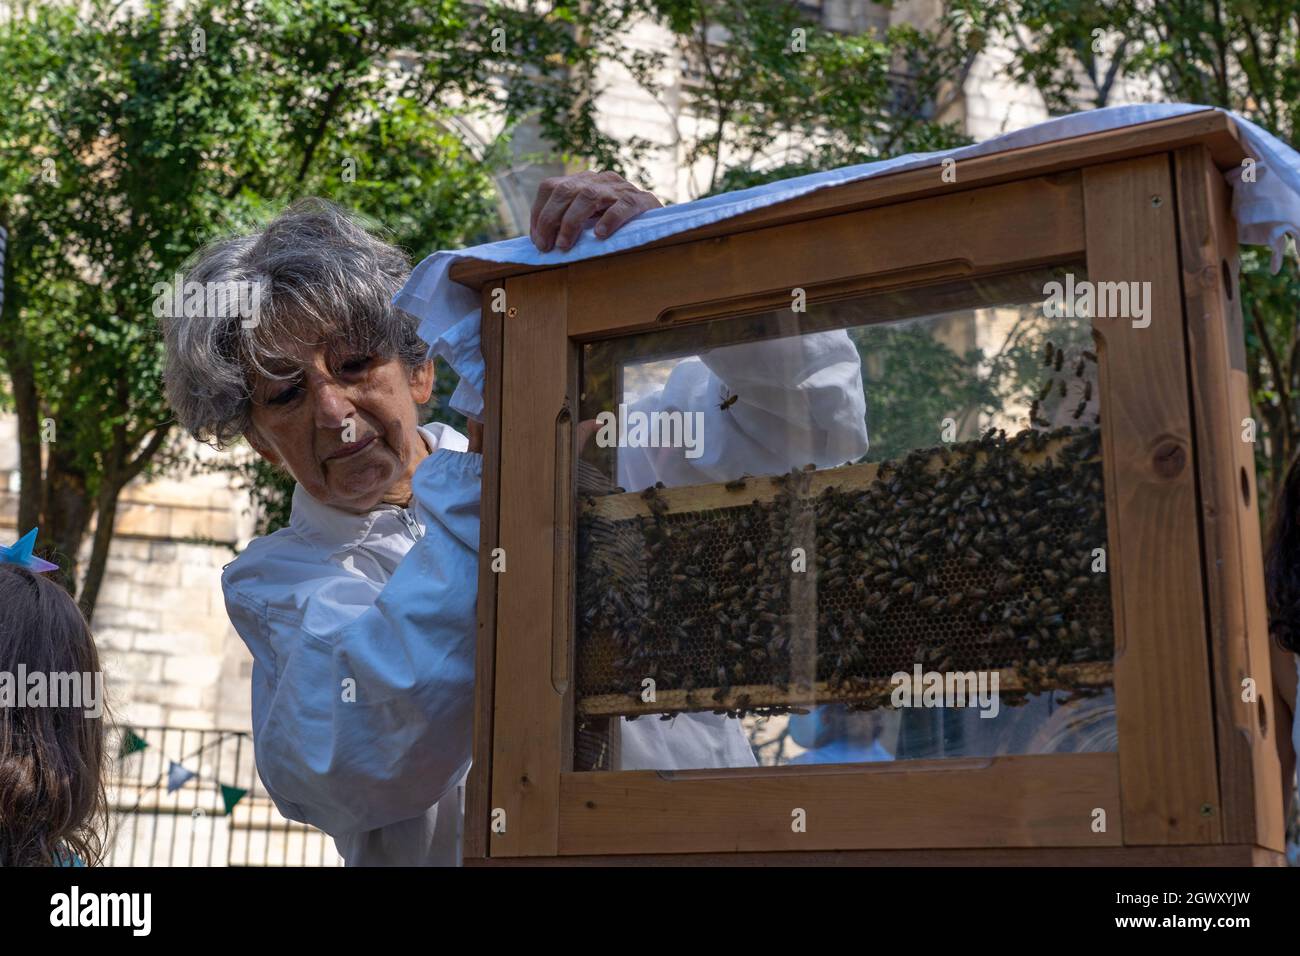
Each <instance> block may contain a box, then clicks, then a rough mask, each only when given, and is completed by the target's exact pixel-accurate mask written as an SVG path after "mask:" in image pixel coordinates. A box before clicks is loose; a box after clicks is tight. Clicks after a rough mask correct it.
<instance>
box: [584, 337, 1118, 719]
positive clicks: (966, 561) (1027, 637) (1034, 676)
mask: <svg viewBox="0 0 1300 956" xmlns="http://www.w3.org/2000/svg"><path fill="white" fill-rule="evenodd" d="M1083 361H1084V359H1080V363H1082V362H1083ZM1062 362H1063V357H1062V353H1061V352H1060V350H1055V352H1054V354H1052V355H1051V356H1050V358H1049V364H1050V366H1051V367H1052V368H1054V369H1056V368H1058V367H1059V366H1061V365H1062ZM1050 384H1051V383H1049V385H1050ZM1099 456H1100V431H1099V429H1098V428H1097V427H1096V426H1095V425H1094V426H1083V425H1071V426H1067V427H1062V428H1057V429H1054V430H1050V431H1048V430H1041V429H1032V430H1025V431H1022V432H1020V433H1019V434H1016V435H1014V436H1010V437H1009V436H1007V435H1006V433H1005V432H1004V431H1000V430H995V429H990V430H988V431H987V432H985V433H984V434H983V435H982V436H981V437H979V438H978V439H975V440H973V441H968V442H964V443H957V444H948V445H939V446H936V447H934V448H929V449H920V450H916V451H913V452H911V453H910V454H908V455H907V456H906V457H904V458H902V459H900V460H897V461H892V462H886V463H884V464H882V465H880V467H879V468H878V470H877V471H876V474H875V476H874V479H873V480H871V482H870V483H869V484H868V485H867V486H866V487H856V488H841V487H839V486H837V485H831V486H829V487H826V488H824V490H822V491H821V492H820V493H819V494H812V493H811V492H810V491H809V487H810V484H811V479H812V475H813V472H812V466H808V467H807V468H804V469H794V470H792V471H791V472H790V473H788V474H785V475H777V476H775V477H772V478H761V479H758V478H752V477H748V476H747V477H746V479H745V480H744V481H743V482H733V483H729V484H728V485H727V487H728V489H730V490H732V491H736V492H741V491H744V490H746V489H753V488H755V487H757V486H759V485H760V484H762V483H766V482H770V483H771V487H770V488H768V489H767V491H768V492H769V493H768V494H766V495H765V496H764V498H754V499H753V500H752V501H750V502H749V503H748V504H741V505H737V506H734V507H727V508H717V509H711V510H704V511H689V512H686V511H673V510H672V509H671V508H670V507H669V506H668V503H667V502H666V501H665V500H664V497H663V495H662V493H661V492H662V486H656V487H653V488H648V489H646V490H645V491H644V492H641V496H642V498H643V499H644V500H645V504H646V509H645V510H646V511H648V514H645V515H642V516H639V517H633V518H623V519H618V520H615V519H611V518H608V517H604V516H602V515H601V514H600V513H599V511H598V510H597V509H586V510H584V512H583V514H582V516H581V517H580V519H579V526H578V577H577V581H578V593H577V610H578V628H577V630H578V653H577V658H578V660H577V692H578V696H579V698H580V699H581V698H590V697H598V696H608V695H626V696H625V698H624V699H626V700H627V702H628V705H627V707H626V709H625V710H622V711H621V712H622V713H626V714H629V715H632V714H635V713H637V712H645V711H646V710H647V706H648V705H647V704H645V703H644V702H643V701H642V697H641V694H642V692H643V688H644V686H645V685H644V683H643V682H644V681H645V680H646V679H647V678H649V679H651V680H652V681H653V682H654V686H655V688H656V693H657V695H658V698H659V699H662V698H663V695H664V694H665V692H668V691H676V692H678V693H677V694H675V695H671V696H672V701H673V703H672V706H671V708H670V707H666V706H664V705H662V704H661V705H659V706H658V710H657V711H656V713H661V715H662V718H663V719H671V717H672V716H673V714H674V713H675V712H677V711H700V710H711V711H714V712H715V713H725V714H728V715H731V716H739V715H741V714H760V715H762V714H779V713H788V712H805V707H806V705H807V704H808V703H830V702H843V703H847V704H849V705H850V706H852V707H854V708H857V709H870V708H874V707H879V706H882V705H886V704H888V702H889V686H888V678H889V676H890V675H891V674H893V673H895V672H898V671H908V672H910V671H911V670H912V667H913V665H914V663H920V664H922V665H923V666H924V667H925V669H927V670H937V671H946V670H960V671H967V670H987V669H997V668H1011V669H1013V670H1014V671H1015V673H1016V674H1017V676H1018V677H1019V684H1020V688H1019V690H1017V691H1011V692H1009V691H1007V690H1003V692H1002V700H1003V703H1004V704H1012V705H1014V704H1015V703H1017V702H1018V701H1020V700H1023V699H1025V698H1026V695H1027V694H1030V693H1037V692H1041V691H1045V690H1049V689H1058V690H1068V691H1071V692H1072V693H1073V694H1075V695H1077V696H1086V695H1088V694H1090V693H1093V692H1095V691H1094V690H1093V689H1091V688H1089V687H1083V686H1078V685H1077V684H1073V683H1071V680H1070V678H1069V677H1068V674H1066V673H1063V672H1062V667H1064V666H1066V665H1072V664H1085V663H1090V662H1102V661H1109V660H1110V659H1111V658H1112V657H1113V654H1114V647H1113V642H1114V637H1113V631H1112V623H1111V610H1110V592H1109V583H1108V580H1107V577H1106V575H1105V574H1100V573H1094V572H1093V570H1092V568H1093V566H1094V560H1095V554H1096V552H1095V549H1098V548H1104V547H1105V546H1106V524H1105V516H1104V510H1103V490H1102V475H1101V462H1100V457H1099ZM737 497H738V498H739V497H743V496H742V495H741V494H737ZM796 549H797V550H796ZM799 553H802V555H803V558H804V560H805V561H806V567H805V568H803V569H799V562H798V560H797V558H795V557H792V556H797V555H798V554H799ZM801 575H803V576H804V577H800V576H801ZM810 585H811V586H812V587H813V588H814V592H813V593H814V594H815V598H814V600H813V604H814V605H815V621H811V622H809V621H808V620H807V616H808V615H807V605H806V604H805V605H800V600H801V599H800V594H807V593H808V592H807V591H806V589H807V588H808V587H809V586H810ZM801 588H802V589H805V590H803V591H801V590H800V589H801ZM800 606H803V607H804V608H805V612H804V613H803V614H800V613H798V611H799V607H800ZM809 638H811V641H809ZM808 647H811V649H812V653H813V658H812V659H811V660H808V659H806V658H802V657H801V656H800V655H802V654H804V653H805V650H806V649H807V648H808ZM800 661H802V665H801V666H797V665H798V664H799V662H800ZM809 676H811V678H812V684H811V685H810V684H809V683H808V680H807V678H808V677H809ZM664 711H667V712H664Z"/></svg>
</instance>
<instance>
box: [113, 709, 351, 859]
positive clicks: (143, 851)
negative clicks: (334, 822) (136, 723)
mask: <svg viewBox="0 0 1300 956" xmlns="http://www.w3.org/2000/svg"><path fill="white" fill-rule="evenodd" d="M114 747H115V749H114V751H113V752H114V753H115V754H117V755H118V756H117V759H116V761H115V765H114V773H113V775H112V777H111V779H110V781H109V791H108V795H109V807H110V810H111V814H110V821H111V830H110V833H109V838H108V840H107V842H106V846H107V847H108V850H107V856H106V859H105V863H106V864H107V865H109V866H341V865H342V860H340V859H339V856H338V852H337V851H336V850H335V848H334V841H333V840H332V839H331V838H330V837H329V836H328V835H326V834H325V833H322V832H321V831H320V830H317V829H315V828H314V827H309V826H306V825H305V824H302V823H297V822H294V821H291V820H286V819H285V818H284V817H282V816H280V813H279V811H277V810H276V808H275V805H274V804H273V803H272V802H271V798H270V797H269V796H268V795H267V793H266V789H265V788H264V787H263V786H262V781H261V779H260V778H259V777H258V775H257V768H256V766H255V765H254V762H253V740H252V736H251V735H250V734H248V733H247V732H245V731H240V730H188V729H184V728H179V727H129V728H127V727H124V728H121V729H120V731H119V736H118V739H117V740H116V741H115V742H114Z"/></svg>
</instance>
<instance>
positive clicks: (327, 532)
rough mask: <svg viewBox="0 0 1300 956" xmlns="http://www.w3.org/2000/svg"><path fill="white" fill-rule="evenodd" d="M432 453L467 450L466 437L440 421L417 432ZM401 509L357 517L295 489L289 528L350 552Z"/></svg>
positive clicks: (323, 544)
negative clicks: (386, 517) (440, 450)
mask: <svg viewBox="0 0 1300 956" xmlns="http://www.w3.org/2000/svg"><path fill="white" fill-rule="evenodd" d="M417 430H418V431H419V432H420V437H422V438H423V439H424V443H425V444H426V445H427V446H428V447H429V453H430V454H433V453H434V452H435V451H437V450H438V449H439V448H442V447H445V448H451V449H453V450H464V449H465V448H467V447H468V444H467V442H466V440H465V438H464V437H463V436H462V435H460V434H459V433H458V432H456V431H455V430H454V429H452V428H449V427H447V426H446V425H444V424H442V423H441V422H430V423H429V424H428V425H427V426H420V427H419V428H418V429H417ZM401 510H402V509H401V508H400V507H398V506H397V505H389V504H381V505H379V506H378V507H377V508H375V509H374V510H372V511H367V512H366V513H365V514H354V513H353V512H351V511H344V510H343V509H342V508H335V507H334V506H333V505H327V504H323V503H322V502H320V501H317V500H316V499H315V498H313V497H312V496H311V495H309V494H308V493H307V492H306V491H305V490H304V489H303V487H302V485H294V487H293V503H292V506H291V508H290V511H289V528H290V529H291V530H292V531H293V532H294V533H295V534H297V535H298V536H299V537H301V538H302V539H303V540H305V541H308V542H310V543H311V544H313V545H315V546H316V547H318V548H321V549H322V550H324V551H326V552H327V553H329V554H338V553H339V552H340V551H349V550H351V549H352V548H355V547H357V546H358V545H360V544H361V543H362V542H363V541H365V540H366V539H367V538H368V537H369V536H370V534H371V531H372V529H373V528H374V526H375V522H377V521H378V520H379V519H380V518H382V517H384V516H386V515H396V514H397V513H398V512H400V511H401Z"/></svg>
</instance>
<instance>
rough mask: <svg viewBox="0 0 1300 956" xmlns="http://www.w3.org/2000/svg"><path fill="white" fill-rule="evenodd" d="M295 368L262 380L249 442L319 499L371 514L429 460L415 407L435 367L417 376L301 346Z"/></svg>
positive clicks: (394, 365) (393, 362)
mask: <svg viewBox="0 0 1300 956" xmlns="http://www.w3.org/2000/svg"><path fill="white" fill-rule="evenodd" d="M293 358H294V363H293V364H292V365H290V366H289V367H286V368H277V369H274V370H273V371H275V372H277V373H286V374H289V375H290V376H291V377H289V378H287V379H267V378H262V377H260V376H259V378H258V380H257V381H256V382H255V383H254V387H253V413H252V420H253V427H252V429H251V430H250V432H249V434H248V436H247V437H248V440H249V444H251V445H252V446H253V448H254V449H255V450H256V451H257V452H258V454H260V455H261V456H262V457H263V458H265V459H266V460H267V461H269V462H271V463H272V464H274V465H279V466H281V467H283V468H285V469H287V470H288V471H289V473H290V474H291V475H293V477H294V479H295V480H296V481H297V482H298V484H300V485H302V486H303V488H304V489H305V490H306V491H307V492H308V493H309V494H310V495H311V496H312V497H313V498H315V499H316V500H317V501H320V502H323V503H324V504H327V505H333V506H334V507H336V508H342V509H344V510H347V511H353V512H357V513H361V512H365V511H369V510H371V509H373V508H374V507H376V506H377V505H378V504H379V503H380V502H382V501H383V500H384V497H385V495H387V494H389V493H390V491H391V490H392V489H393V488H394V487H395V486H397V485H400V484H402V483H403V482H409V480H410V477H411V474H412V473H413V472H414V470H415V466H416V465H417V464H419V462H420V460H421V459H422V458H423V457H424V456H425V454H427V448H426V446H425V445H424V441H423V439H422V438H421V437H420V434H419V432H418V431H417V430H416V428H417V425H418V419H417V411H416V406H417V405H420V404H423V403H424V402H427V401H428V400H429V396H430V394H432V391H433V377H434V376H433V363H432V362H425V363H424V364H423V365H421V366H420V367H419V368H417V369H416V370H415V371H414V372H412V371H410V370H408V369H407V368H406V366H405V365H403V364H402V362H401V361H400V360H399V359H396V358H391V359H384V358H379V357H375V356H368V355H353V354H349V353H346V352H331V351H329V350H327V349H326V348H324V347H312V346H307V345H303V346H302V347H301V348H300V349H299V351H298V353H297V354H295V355H294V357H293Z"/></svg>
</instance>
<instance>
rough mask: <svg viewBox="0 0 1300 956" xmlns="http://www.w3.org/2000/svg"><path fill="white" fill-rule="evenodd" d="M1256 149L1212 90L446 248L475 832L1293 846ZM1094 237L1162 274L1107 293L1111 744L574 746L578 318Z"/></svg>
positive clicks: (681, 305)
mask: <svg viewBox="0 0 1300 956" xmlns="http://www.w3.org/2000/svg"><path fill="white" fill-rule="evenodd" d="M1246 155H1247V154H1246V152H1245V150H1244V149H1243V147H1242V144H1241V142H1240V141H1239V139H1238V137H1237V135H1236V130H1235V128H1234V126H1233V124H1232V123H1231V121H1230V120H1229V119H1228V118H1227V117H1226V116H1225V115H1224V114H1221V113H1218V112H1215V111H1205V112H1198V113H1192V114H1186V115H1183V116H1179V117H1176V118H1173V119H1168V120H1162V121H1159V122H1154V123H1147V124H1143V125H1140V126H1134V127H1128V128H1124V129H1120V130H1114V131H1110V132H1106V133H1101V134H1095V135H1090V136H1084V137H1079V138H1076V139H1073V140H1068V141H1062V142H1056V143H1050V144H1044V145H1040V146H1033V147H1027V148H1024V149H1020V150H1014V151H1010V152H1006V153H999V154H995V155H991V156H985V157H981V158H978V159H973V160H967V161H963V162H962V163H960V164H959V166H960V169H959V171H958V182H956V183H944V182H942V181H941V178H940V177H939V175H938V173H937V171H936V170H931V169H923V170H914V171H911V172H905V173H898V174H894V175H889V176H884V177H879V178H876V179H871V180H866V181H864V182H859V183H853V184H849V185H845V186H841V187H837V188H833V189H826V190H822V191H819V192H817V193H813V194H811V195H809V196H804V197H801V198H800V199H796V200H793V201H791V202H788V203H784V204H781V205H779V206H775V207H770V208H767V209H762V210H756V211H754V212H751V213H748V214H746V215H744V216H741V217H737V218H735V219H732V220H728V221H726V222H721V223H717V224H714V225H711V226H708V227H705V228H703V229H700V230H696V231H694V232H692V233H688V234H683V235H678V236H674V237H671V238H669V239H666V240H662V241H660V242H658V243H655V244H653V245H651V246H648V247H644V248H641V249H637V250H633V251H631V252H627V253H623V254H620V255H616V256H610V257H604V258H601V259H597V260H587V261H583V262H576V263H573V264H570V265H566V266H561V267H555V268H548V269H539V268H537V267H519V266H509V265H501V264H495V263H484V262H476V261H473V260H463V261H462V262H460V263H458V264H457V265H456V266H454V267H453V269H452V277H453V278H454V279H456V280H458V281H461V282H464V283H466V284H468V285H471V286H473V287H476V288H478V289H480V290H481V292H482V295H483V303H484V307H483V331H484V351H485V357H486V359H487V363H488V378H487V395H486V401H487V428H486V435H485V458H486V463H487V464H486V470H485V479H484V495H483V524H482V555H481V558H482V566H481V574H480V594H479V618H480V620H479V651H478V658H477V681H476V683H477V707H476V719H475V753H474V765H473V769H472V771H471V774H470V779H469V790H468V796H467V820H466V831H465V838H464V839H465V843H464V856H465V860H466V862H467V863H469V864H475V863H486V862H504V863H515V864H520V863H555V862H560V863H580V862H584V861H590V862H595V863H608V862H625V863H633V862H639V863H655V862H665V861H673V860H679V861H680V860H690V861H691V862H695V863H710V862H718V863H736V862H744V861H752V862H773V861H785V862H791V863H825V862H836V861H839V862H855V863H900V864H907V863H916V862H924V863H971V862H985V863H1031V864H1032V863H1047V862H1050V863H1058V864H1067V865H1081V864H1090V863H1132V864H1142V863H1160V864H1180V863H1183V864H1196V865H1204V864H1246V863H1267V864H1279V863H1280V862H1282V859H1283V858H1282V853H1281V851H1282V848H1283V839H1284V838H1283V820H1282V807H1281V801H1280V800H1279V796H1280V794H1281V792H1282V791H1281V780H1280V768H1279V762H1278V758H1277V754H1276V751H1275V749H1274V735H1275V733H1277V732H1278V729H1277V728H1275V727H1273V726H1272V725H1271V720H1270V718H1271V713H1270V712H1269V708H1268V706H1267V700H1268V695H1267V691H1266V690H1265V691H1263V692H1262V693H1261V699H1260V701H1259V702H1257V703H1251V702H1246V701H1243V700H1242V699H1241V697H1242V695H1241V694H1240V687H1241V682H1242V680H1243V678H1245V677H1252V678H1254V680H1255V681H1256V684H1257V686H1259V687H1260V688H1265V689H1266V688H1268V687H1270V686H1271V681H1270V672H1269V648H1268V636H1267V633H1266V624H1265V612H1264V594H1263V576H1262V562H1261V555H1260V547H1259V525H1258V516H1257V513H1256V506H1255V493H1256V490H1255V477H1254V469H1253V461H1252V455H1251V449H1250V446H1248V445H1245V444H1244V443H1242V442H1241V441H1240V440H1238V436H1237V430H1238V428H1239V422H1240V420H1241V419H1242V418H1243V417H1246V416H1248V415H1249V402H1248V396H1247V389H1246V372H1245V356H1244V349H1243V345H1242V325H1241V312H1240V302H1239V297H1238V295H1237V290H1236V270H1237V250H1236V238H1235V230H1234V227H1233V222H1232V218H1231V214H1230V204H1229V197H1228V193H1227V189H1226V186H1225V185H1224V182H1223V179H1222V175H1221V172H1220V171H1221V170H1224V169H1228V168H1231V167H1234V166H1238V165H1239V164H1240V163H1241V162H1242V160H1243V159H1244V158H1245V157H1246ZM872 236H884V237H888V241H868V240H864V239H863V238H862V237H872ZM1079 257H1086V262H1087V271H1088V276H1089V278H1090V279H1091V280H1093V281H1129V280H1136V279H1141V280H1145V281H1150V282H1151V283H1152V290H1153V299H1154V301H1153V316H1154V319H1153V321H1152V323H1151V325H1150V326H1149V327H1148V328H1144V329H1135V328H1133V327H1132V325H1131V324H1130V323H1129V322H1128V321H1127V320H1118V319H1097V320H1095V322H1094V336H1095V338H1096V340H1097V352H1098V355H1099V364H1100V382H1099V385H1100V392H1101V396H1100V397H1101V407H1102V423H1103V424H1102V432H1103V435H1102V439H1103V463H1104V474H1105V486H1106V513H1107V517H1106V520H1107V526H1108V539H1109V542H1110V544H1109V548H1110V553H1109V562H1110V586H1111V597H1112V604H1113V608H1114V615H1115V633H1116V658H1115V663H1114V687H1115V697H1116V706H1117V713H1118V717H1117V720H1118V733H1119V748H1118V752H1115V753H1079V754H1055V755H1043V756H1008V757H995V758H980V759H962V760H946V761H928V760H917V761H903V762H899V763H897V764H889V765H842V766H823V767H801V768H792V767H783V768H754V769H741V770H709V771H678V772H650V771H633V772H587V773H583V772H574V771H573V770H572V765H573V764H572V761H573V752H572V750H573V737H574V734H573V722H574V711H575V706H574V686H573V683H574V682H573V633H574V627H573V594H574V591H573V573H574V571H573V533H574V526H575V520H576V514H575V511H576V503H575V494H574V474H573V462H574V458H575V456H574V447H575V446H574V442H575V428H574V424H575V421H574V420H575V416H576V409H577V396H578V382H577V375H578V349H579V347H580V345H581V343H583V342H584V341H591V340H593V339H597V338H601V337H607V336H616V335H622V334H629V333H633V332H637V331H642V330H648V329H653V328H661V327H663V325H664V323H670V324H686V323H693V322H702V321H707V320H708V319H710V318H713V317H716V316H721V315H730V314H736V313H738V312H742V311H745V310H754V309H758V308H763V307H769V308H770V307H772V306H773V305H775V304H777V303H782V302H784V303H788V290H789V289H790V288H792V287H795V286H801V287H803V288H805V289H807V290H808V295H809V299H810V301H812V300H816V299H817V298H819V297H831V296H837V295H844V294H849V293H852V292H857V291H864V290H870V289H875V288H888V287H894V286H898V285H905V284H910V283H922V282H929V281H940V280H945V279H954V278H961V277H963V276H981V275H988V274H995V273H997V272H999V271H1006V270H1013V269H1022V268H1028V267H1030V266H1033V265H1036V264H1044V263H1052V262H1062V261H1067V260H1076V259H1078V258H1079ZM497 289H504V290H505V301H506V303H507V306H508V308H507V312H506V313H505V314H501V313H496V312H493V311H492V308H491V302H492V296H493V293H494V292H495V290H497ZM496 548H503V549H505V552H506V554H507V555H508V562H509V563H508V567H509V571H508V573H505V574H497V573H494V571H493V570H492V556H493V553H494V549H496ZM792 807H798V808H801V809H803V810H804V811H805V812H806V814H807V817H808V819H809V821H810V826H809V827H808V829H807V831H806V832H803V833H794V832H792V829H791V827H790V825H789V823H790V813H791V808H792ZM1097 809H1102V810H1105V811H1106V818H1107V821H1108V824H1107V826H1106V829H1105V830H1104V832H1097V831H1096V829H1095V828H1093V827H1092V826H1090V824H1091V822H1092V821H1093V820H1094V819H1095V812H1094V811H1096V810H1097ZM501 821H504V822H505V825H504V827H502V826H501V825H500V823H501Z"/></svg>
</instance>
